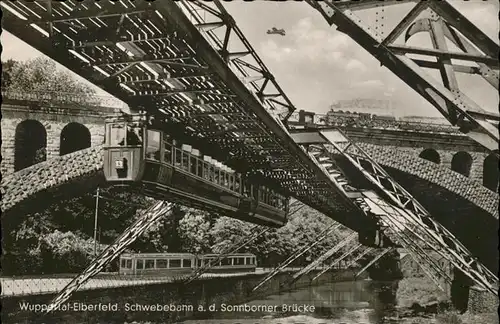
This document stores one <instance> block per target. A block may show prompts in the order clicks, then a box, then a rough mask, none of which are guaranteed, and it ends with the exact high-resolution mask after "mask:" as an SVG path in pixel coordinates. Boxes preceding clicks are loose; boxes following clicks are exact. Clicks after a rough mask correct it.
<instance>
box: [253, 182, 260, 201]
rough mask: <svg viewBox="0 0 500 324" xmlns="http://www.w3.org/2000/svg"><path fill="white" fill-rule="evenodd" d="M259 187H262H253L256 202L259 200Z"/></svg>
mask: <svg viewBox="0 0 500 324" xmlns="http://www.w3.org/2000/svg"><path fill="white" fill-rule="evenodd" d="M259 187H260V186H257V185H255V186H252V197H253V198H254V199H255V200H258V199H259Z"/></svg>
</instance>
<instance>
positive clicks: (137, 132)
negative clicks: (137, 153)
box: [118, 125, 143, 146]
mask: <svg viewBox="0 0 500 324" xmlns="http://www.w3.org/2000/svg"><path fill="white" fill-rule="evenodd" d="M142 135H143V134H142V127H140V126H137V125H127V136H126V140H125V138H123V139H122V140H121V141H120V143H118V145H121V146H123V145H126V146H138V145H141V144H142Z"/></svg>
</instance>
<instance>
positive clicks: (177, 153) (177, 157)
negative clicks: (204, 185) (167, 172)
mask: <svg viewBox="0 0 500 324" xmlns="http://www.w3.org/2000/svg"><path fill="white" fill-rule="evenodd" d="M174 155H175V166H176V167H178V168H180V167H181V165H182V151H181V150H179V149H178V148H174Z"/></svg>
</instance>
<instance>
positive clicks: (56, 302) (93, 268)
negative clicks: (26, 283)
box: [47, 201, 172, 313]
mask: <svg viewBox="0 0 500 324" xmlns="http://www.w3.org/2000/svg"><path fill="white" fill-rule="evenodd" d="M171 208H172V204H171V203H166V202H164V201H159V202H156V203H155V204H153V205H152V206H151V207H149V208H148V209H147V210H146V211H144V213H143V215H142V216H140V217H139V218H138V219H137V220H136V221H135V222H134V223H133V224H132V225H130V226H129V227H128V228H127V229H126V230H125V231H124V232H123V233H122V234H121V235H120V236H119V237H118V238H117V239H116V240H115V241H114V242H113V244H111V245H109V246H108V247H107V248H106V249H105V250H104V251H103V252H102V253H101V254H99V255H98V256H97V258H95V259H94V260H93V261H92V262H91V263H90V264H89V265H88V266H87V268H85V270H84V271H83V272H82V273H81V274H79V275H78V276H76V277H75V278H73V280H71V282H70V283H68V284H67V285H66V287H64V288H63V289H62V290H61V291H60V292H59V294H57V296H56V297H54V299H53V300H52V301H51V303H50V305H49V306H48V307H47V313H49V312H51V311H53V310H57V309H58V307H59V306H60V305H62V304H63V303H64V302H66V301H67V300H68V299H69V298H70V297H71V294H73V292H75V291H77V290H78V289H79V288H80V287H82V286H83V285H84V284H85V283H86V282H87V281H88V280H90V279H91V278H92V277H94V276H95V275H97V274H98V273H99V272H101V271H102V270H104V268H105V267H106V266H107V265H108V264H109V263H110V262H111V261H113V260H114V259H115V258H116V257H117V256H118V255H120V254H121V253H122V252H123V251H125V249H126V248H127V247H128V246H129V245H130V244H131V243H132V242H134V241H135V240H136V239H137V238H138V237H139V236H141V234H142V233H144V231H145V230H147V229H148V228H149V227H151V226H152V225H153V224H155V223H156V222H157V221H158V220H159V219H160V218H162V217H168V216H169V215H166V214H168V213H169V212H170V210H171Z"/></svg>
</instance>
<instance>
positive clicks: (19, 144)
mask: <svg viewBox="0 0 500 324" xmlns="http://www.w3.org/2000/svg"><path fill="white" fill-rule="evenodd" d="M45 160H47V130H46V129H45V127H44V126H43V125H42V123H40V122H39V121H38V120H33V119H27V120H24V121H22V122H20V123H19V124H18V125H17V127H16V133H15V138H14V171H19V170H22V169H25V168H27V167H29V166H32V165H34V164H37V163H40V162H43V161H45Z"/></svg>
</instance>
